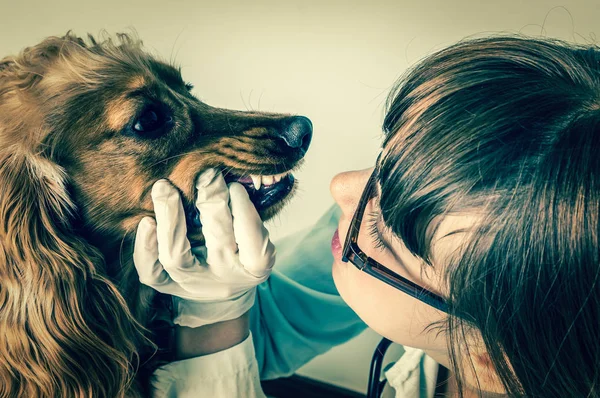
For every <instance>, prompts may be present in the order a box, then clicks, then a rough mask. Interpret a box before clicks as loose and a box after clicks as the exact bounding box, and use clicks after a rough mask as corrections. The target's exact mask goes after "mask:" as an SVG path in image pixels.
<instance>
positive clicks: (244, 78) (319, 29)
mask: <svg viewBox="0 0 600 398" xmlns="http://www.w3.org/2000/svg"><path fill="white" fill-rule="evenodd" d="M598 21H600V2H599V1H596V0H577V1H567V0H563V1H558V0H544V1H542V0H540V1H528V0H503V1H483V0H481V1H468V0H460V1H448V0H446V1H444V0H433V1H314V0H311V1H287V2H286V1H277V0H264V1H241V0H240V1H231V0H226V1H214V2H208V1H198V0H178V1H166V0H163V1H157V0H146V1H138V0H136V1H128V0H118V1H117V0H106V1H94V2H86V1H79V0H67V1H60V2H59V1H40V0H35V1H31V0H29V1H28V0H24V1H21V2H20V3H18V2H17V1H15V0H11V1H7V0H0V58H1V57H3V56H5V55H8V54H12V53H15V52H17V51H19V50H20V49H22V48H23V47H25V46H28V45H33V44H36V43H37V42H39V41H41V40H42V39H43V38H44V37H46V36H49V35H62V34H64V33H65V32H66V31H67V30H69V29H72V30H73V31H74V32H75V33H77V34H79V35H84V34H86V33H88V32H89V33H93V34H98V33H99V32H100V31H101V30H102V29H106V30H107V31H108V32H110V33H115V32H121V31H131V29H132V28H134V29H135V30H136V31H137V33H138V34H139V36H140V37H141V38H142V39H143V40H144V42H145V44H146V46H147V48H148V49H150V50H151V51H152V52H154V53H155V54H157V55H159V56H161V57H162V58H164V59H167V60H174V62H175V63H177V64H180V65H181V66H182V71H183V75H184V78H185V79H186V80H187V81H189V82H191V83H193V84H194V85H195V87H196V88H195V90H194V93H195V94H196V95H197V96H198V97H199V98H200V99H202V100H203V101H205V102H207V103H209V104H211V105H214V106H220V107H228V108H234V109H258V110H262V111H277V112H287V113H295V114H301V115H305V116H308V117H309V118H310V119H311V120H312V122H313V125H314V136H313V141H312V145H311V149H310V150H309V152H308V154H307V156H306V163H305V165H304V167H303V168H302V169H301V170H300V171H298V172H297V173H295V175H296V177H297V179H298V180H299V181H300V182H301V190H300V193H299V194H298V195H297V196H296V198H295V200H293V201H292V203H291V204H290V205H289V206H288V207H287V208H286V210H285V211H284V212H283V213H282V214H281V215H280V216H279V217H278V218H277V220H275V221H274V222H271V223H270V224H269V225H268V228H269V230H270V231H271V234H272V236H273V237H274V238H275V239H276V238H277V237H281V236H283V235H286V234H289V233H292V232H293V231H296V230H299V229H301V228H303V227H306V226H308V225H310V224H311V223H313V222H314V221H315V220H316V219H317V218H318V217H319V215H320V214H321V213H322V212H323V211H324V210H325V209H326V208H328V207H329V206H330V205H331V203H332V199H331V197H330V195H329V182H330V180H331V178H332V177H333V176H334V175H335V174H336V173H338V172H341V171H344V170H349V169H358V168H365V167H370V166H372V165H373V164H374V161H375V158H376V155H377V152H378V148H379V143H380V124H381V121H382V116H383V104H384V103H385V99H386V95H387V92H388V91H389V89H390V87H391V86H392V84H393V83H394V81H395V80H396V79H397V78H398V77H399V76H400V75H401V74H402V72H403V71H405V70H406V69H407V67H409V66H411V65H413V64H414V63H415V62H417V61H418V60H419V59H421V58H422V57H424V56H425V55H427V54H429V53H431V52H432V51H433V50H435V49H439V48H442V47H444V46H446V45H449V44H452V43H453V42H455V41H457V40H459V39H462V38H465V37H467V36H481V35H486V34H490V33H495V32H513V33H514V32H522V33H525V34H531V35H537V36H539V35H543V36H550V37H557V38H562V39H566V40H570V41H575V42H578V43H587V42H595V34H597V33H598V25H597V24H598ZM378 339H379V337H378V336H376V335H375V334H374V333H372V332H366V333H365V334H363V335H361V336H360V337H359V338H357V339H355V340H353V341H352V342H350V343H348V344H346V345H344V346H341V347H337V348H335V349H334V350H332V351H331V352H330V353H328V354H326V355H324V356H322V357H320V358H317V359H316V360H314V361H313V362H312V363H310V364H309V365H307V366H305V367H304V368H303V369H302V371H301V373H302V374H305V375H308V376H311V377H316V378H319V379H322V380H326V381H330V382H334V383H338V384H340V385H343V386H345V387H348V388H352V389H355V390H358V391H364V389H365V385H366V379H367V373H368V365H369V360H370V356H371V353H372V351H373V348H374V346H375V344H376V342H377V341H378Z"/></svg>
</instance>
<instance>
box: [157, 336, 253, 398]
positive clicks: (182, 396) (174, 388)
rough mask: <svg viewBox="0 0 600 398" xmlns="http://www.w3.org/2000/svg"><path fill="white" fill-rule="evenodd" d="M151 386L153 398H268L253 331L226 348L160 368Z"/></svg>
mask: <svg viewBox="0 0 600 398" xmlns="http://www.w3.org/2000/svg"><path fill="white" fill-rule="evenodd" d="M152 387H153V388H154V393H153V398H192V397H193V398H197V397H214V398H232V397H241V396H243V397H248V398H264V397H265V394H264V393H263V391H262V388H261V386H260V380H259V377H258V365H257V363H256V357H255V355H254V344H253V342H252V335H251V334H250V335H249V336H248V338H247V339H246V340H244V341H243V342H241V343H240V344H238V345H236V346H234V347H231V348H229V349H227V350H224V351H220V352H217V353H215V354H210V355H205V356H201V357H195V358H190V359H186V360H183V361H177V362H172V363H169V364H167V365H164V366H162V367H160V368H158V369H157V370H156V371H155V372H154V375H153V380H152Z"/></svg>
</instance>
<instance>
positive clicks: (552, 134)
mask: <svg viewBox="0 0 600 398" xmlns="http://www.w3.org/2000/svg"><path fill="white" fill-rule="evenodd" d="M383 127H384V132H385V141H384V148H385V149H384V154H383V156H382V161H381V163H380V173H379V179H380V183H381V203H380V205H381V210H382V216H383V219H384V220H385V223H386V225H388V226H389V227H390V228H391V230H392V231H393V232H394V233H395V234H396V235H397V236H398V237H399V238H400V239H401V240H402V241H403V243H404V244H405V245H406V246H407V248H408V249H409V250H410V251H411V252H412V253H413V254H414V255H416V256H419V257H421V258H422V259H423V260H425V262H426V263H428V264H429V265H431V266H433V267H434V268H435V267H436V266H437V264H435V262H434V261H432V253H431V247H432V244H433V243H434V242H433V241H432V239H433V236H434V234H435V232H436V229H437V227H438V226H439V221H440V220H441V219H442V218H443V216H445V215H448V214H470V215H471V214H475V215H477V216H478V217H479V218H478V220H479V222H477V223H476V225H475V226H474V227H473V228H472V229H470V230H469V231H465V232H467V233H465V234H464V236H465V241H464V245H463V246H461V248H460V250H458V251H457V253H459V255H455V256H452V258H451V259H450V260H448V262H447V264H445V267H446V271H445V277H446V279H445V281H446V282H447V289H448V301H449V303H450V306H451V308H452V313H453V314H454V315H457V316H456V317H454V316H450V317H449V319H448V323H447V325H446V326H447V328H448V336H449V347H451V348H450V357H451V361H452V367H453V368H454V371H455V373H457V374H459V372H460V369H459V366H458V365H459V362H460V361H461V359H460V358H461V356H460V355H461V354H463V353H464V352H463V350H467V354H468V348H465V347H467V345H466V344H465V339H466V337H467V336H469V335H470V334H472V333H477V334H480V335H481V336H482V337H483V341H484V342H485V345H486V348H487V351H488V353H489V354H490V357H491V361H492V364H493V366H494V368H495V370H496V372H497V373H498V375H499V377H500V379H501V381H502V383H503V385H504V387H505V388H506V390H507V392H508V394H509V396H514V397H521V396H527V397H543V398H551V397H557V398H567V397H598V396H600V333H599V327H600V303H599V301H600V281H599V274H600V267H599V266H600V263H599V245H598V237H599V235H600V230H599V224H598V215H599V207H600V205H599V204H600V50H599V48H598V47H596V46H576V45H572V44H567V43H564V42H561V41H557V40H547V39H533V38H523V37H493V38H484V39H476V40H468V41H464V42H460V43H458V44H456V45H453V46H451V47H449V48H446V49H444V50H441V51H439V52H437V53H435V54H433V55H432V56H430V57H428V58H426V59H425V60H424V61H423V62H421V63H420V64H419V65H417V66H416V67H415V68H413V69H412V70H410V71H409V72H408V73H407V75H406V76H404V77H403V78H402V79H401V80H400V82H399V84H398V85H397V87H396V89H395V90H394V91H393V92H392V94H391V96H390V100H389V104H388V112H387V115H386V118H385V121H384V125H383ZM461 347H462V348H461ZM459 380H460V377H459ZM459 384H461V383H460V382H459Z"/></svg>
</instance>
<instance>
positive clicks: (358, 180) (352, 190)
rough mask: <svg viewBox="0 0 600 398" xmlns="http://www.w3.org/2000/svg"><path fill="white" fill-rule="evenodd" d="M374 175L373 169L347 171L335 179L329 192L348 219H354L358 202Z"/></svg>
mask: <svg viewBox="0 0 600 398" xmlns="http://www.w3.org/2000/svg"><path fill="white" fill-rule="evenodd" d="M372 173H373V167H371V168H368V169H363V170H356V171H346V172H343V173H340V174H338V175H336V176H335V177H333V179H332V180H331V183H330V184H329V190H330V191H331V196H333V200H335V202H336V203H337V204H338V205H339V206H340V208H341V209H342V212H343V213H344V215H346V216H347V217H352V216H353V215H354V211H355V209H356V206H358V201H359V200H360V197H361V195H362V193H363V190H364V189H365V186H366V185H367V182H368V181H369V177H370V176H371V174H372Z"/></svg>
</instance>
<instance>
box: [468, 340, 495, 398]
mask: <svg viewBox="0 0 600 398" xmlns="http://www.w3.org/2000/svg"><path fill="white" fill-rule="evenodd" d="M476 335H477V337H475V336H471V337H468V340H469V344H468V345H469V347H468V350H467V349H465V350H464V351H463V352H464V353H465V354H466V353H468V355H469V357H470V358H463V361H464V364H463V365H462V366H461V369H462V370H463V372H464V374H463V375H462V376H463V377H464V381H465V383H466V385H465V386H464V388H465V389H466V390H468V391H473V392H474V393H475V392H477V393H479V391H480V389H481V394H482V395H481V396H482V397H503V396H505V394H506V389H505V388H504V385H503V384H502V381H501V380H500V377H499V376H498V373H497V372H496V367H495V366H494V362H493V361H492V358H491V357H490V355H489V353H488V352H487V349H486V347H485V344H484V343H483V339H482V338H481V335H480V333H476ZM474 396H480V395H474Z"/></svg>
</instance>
